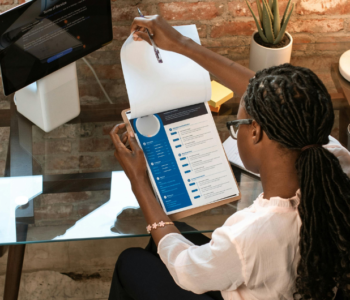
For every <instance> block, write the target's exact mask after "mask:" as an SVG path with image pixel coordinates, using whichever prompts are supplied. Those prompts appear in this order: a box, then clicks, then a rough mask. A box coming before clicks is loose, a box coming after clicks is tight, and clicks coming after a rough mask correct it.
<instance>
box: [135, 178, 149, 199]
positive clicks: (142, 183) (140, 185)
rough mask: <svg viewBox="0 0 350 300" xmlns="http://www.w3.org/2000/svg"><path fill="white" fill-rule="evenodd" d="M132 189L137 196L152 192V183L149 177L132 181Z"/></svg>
mask: <svg viewBox="0 0 350 300" xmlns="http://www.w3.org/2000/svg"><path fill="white" fill-rule="evenodd" d="M131 189H132V191H133V193H134V194H135V195H137V194H138V193H139V192H142V193H144V192H146V191H152V186H151V182H150V181H149V178H148V176H144V177H142V178H138V179H137V180H131Z"/></svg>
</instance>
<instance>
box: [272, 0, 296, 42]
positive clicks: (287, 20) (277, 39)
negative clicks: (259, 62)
mask: <svg viewBox="0 0 350 300" xmlns="http://www.w3.org/2000/svg"><path fill="white" fill-rule="evenodd" d="M293 10H294V3H293V5H292V9H291V10H290V13H289V14H288V16H287V18H286V20H285V22H284V23H283V25H282V28H281V31H280V33H279V34H278V36H277V38H276V40H275V42H274V44H278V43H279V42H280V41H282V39H283V37H284V33H285V31H286V29H287V25H288V22H289V19H290V16H291V15H292V13H293Z"/></svg>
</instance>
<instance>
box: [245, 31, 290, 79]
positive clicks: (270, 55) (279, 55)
mask: <svg viewBox="0 0 350 300" xmlns="http://www.w3.org/2000/svg"><path fill="white" fill-rule="evenodd" d="M256 33H257V31H256V32H254V33H253V35H252V39H251V43H250V60H249V69H251V70H252V71H254V72H257V71H260V70H263V69H266V68H269V67H273V66H278V65H282V64H285V63H290V58H291V55H292V46H293V38H292V36H291V35H290V34H289V33H288V32H286V34H287V35H288V37H289V39H290V42H289V44H288V45H287V46H285V47H283V48H267V47H264V46H261V45H259V44H258V43H257V42H256V41H255V40H254V35H255V34H256Z"/></svg>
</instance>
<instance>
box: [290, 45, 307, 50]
mask: <svg viewBox="0 0 350 300" xmlns="http://www.w3.org/2000/svg"><path fill="white" fill-rule="evenodd" d="M306 49H307V44H293V51H305V50H306Z"/></svg>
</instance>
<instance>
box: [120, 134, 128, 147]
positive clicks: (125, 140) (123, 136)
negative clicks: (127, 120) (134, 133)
mask: <svg viewBox="0 0 350 300" xmlns="http://www.w3.org/2000/svg"><path fill="white" fill-rule="evenodd" d="M121 140H122V143H123V144H125V143H126V142H127V141H128V132H127V131H125V132H124V133H123V134H122V138H121Z"/></svg>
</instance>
